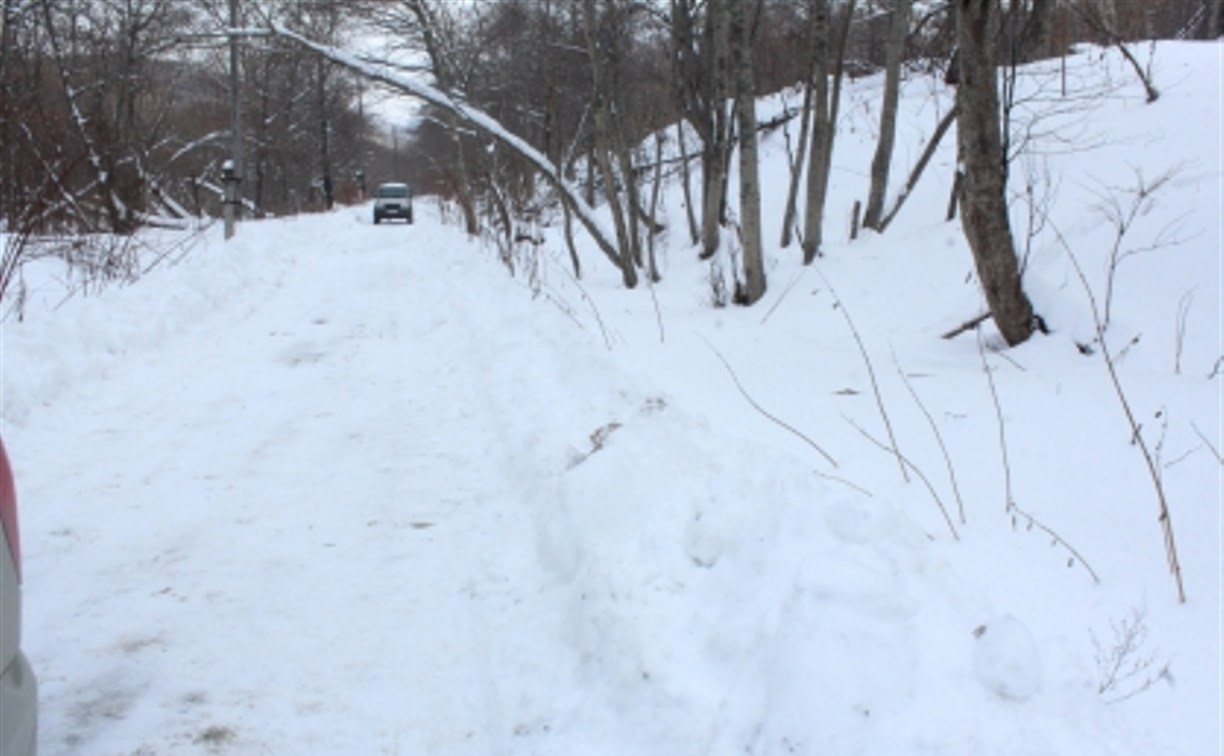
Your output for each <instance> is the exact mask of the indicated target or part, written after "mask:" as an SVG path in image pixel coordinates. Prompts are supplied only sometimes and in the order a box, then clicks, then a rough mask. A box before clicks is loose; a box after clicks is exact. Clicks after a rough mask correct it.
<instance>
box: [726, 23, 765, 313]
mask: <svg viewBox="0 0 1224 756" xmlns="http://www.w3.org/2000/svg"><path fill="white" fill-rule="evenodd" d="M745 5H746V3H738V2H732V3H731V13H730V19H729V21H730V29H729V37H730V42H731V52H732V65H733V67H734V71H735V109H736V113H737V115H738V119H739V124H738V126H739V173H740V176H739V179H740V192H739V196H740V218H739V220H740V242H741V243H742V244H743V250H744V295H743V297H744V304H746V305H751V304H755V303H756V301H757V300H759V299H760V298H761V297H762V296H764V295H765V263H764V257H763V254H762V251H761V182H760V178H759V161H758V160H757V123H756V87H755V85H754V84H753V80H752V29H751V26H750V24H749V23H748V18H747V13H746V12H745V8H744V6H745Z"/></svg>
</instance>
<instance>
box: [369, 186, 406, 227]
mask: <svg viewBox="0 0 1224 756" xmlns="http://www.w3.org/2000/svg"><path fill="white" fill-rule="evenodd" d="M386 218H403V219H404V220H406V221H408V222H409V223H412V190H411V189H409V188H408V185H407V184H400V183H389V184H381V185H379V187H378V191H377V192H376V193H375V194H374V223H375V224H377V223H379V222H381V221H382V220H384V219H386Z"/></svg>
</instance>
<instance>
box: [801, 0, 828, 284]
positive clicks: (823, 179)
mask: <svg viewBox="0 0 1224 756" xmlns="http://www.w3.org/2000/svg"><path fill="white" fill-rule="evenodd" d="M828 24H829V2H828V0H815V2H814V3H813V5H812V78H813V79H814V80H815V82H816V98H815V102H814V103H813V108H814V110H815V113H814V114H813V119H812V148H811V154H810V160H809V163H808V171H807V207H806V209H805V212H804V216H803V217H804V227H803V263H804V264H805V265H810V264H811V263H812V261H813V260H815V259H816V258H817V257H818V256H819V255H820V247H821V245H822V244H824V207H825V196H826V193H827V191H828V182H827V179H828V171H827V169H826V166H827V165H828V164H829V154H828V153H829V149H830V147H831V139H830V132H831V131H832V124H831V123H830V122H829V73H828V57H829V48H828V37H829V35H828Z"/></svg>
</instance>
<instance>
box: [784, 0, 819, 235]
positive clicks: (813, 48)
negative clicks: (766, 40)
mask: <svg viewBox="0 0 1224 756" xmlns="http://www.w3.org/2000/svg"><path fill="white" fill-rule="evenodd" d="M823 4H824V0H811V1H810V3H809V5H810V7H809V12H810V13H811V16H812V20H811V23H810V24H809V25H808V55H809V56H811V57H810V58H809V60H808V71H807V78H806V79H805V80H804V82H803V118H802V120H801V121H800V125H799V152H798V154H796V155H795V160H794V162H793V163H791V166H790V169H791V177H790V186H789V187H788V188H787V191H786V209H785V210H784V211H783V213H782V238H781V240H780V242H779V244H780V246H781V247H782V248H783V249H786V248H787V247H789V246H790V243H791V237H792V236H793V235H794V225H795V212H796V206H797V205H798V199H799V178H800V177H801V176H802V175H803V161H804V158H806V157H807V143H808V133H809V131H810V130H811V127H812V90H813V88H814V86H815V83H816V71H817V70H818V69H817V65H818V64H817V62H816V53H817V46H818V43H817V41H816V37H817V34H818V33H819V29H818V27H819V24H818V23H817V21H816V18H817V14H818V13H819V12H820V6H821V5H823ZM819 70H820V71H824V65H823V64H821V65H820V68H819Z"/></svg>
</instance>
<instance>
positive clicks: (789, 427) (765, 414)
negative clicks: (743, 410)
mask: <svg viewBox="0 0 1224 756" xmlns="http://www.w3.org/2000/svg"><path fill="white" fill-rule="evenodd" d="M701 340H702V341H704V342H705V343H706V346H708V347H709V348H710V351H712V352H714V356H715V357H717V358H718V361H719V362H721V363H722V364H723V367H725V368H726V369H727V372H728V373H729V374H730V375H731V380H732V381H734V382H735V387H736V388H737V389H739V392H740V394H742V395H743V397H744V399H746V400H747V401H748V404H750V405H752V408H753V409H754V410H756V411H757V412H759V413H760V414H761V415H762V416H763V417H765V418H766V419H767V420H769V421H771V422H772V423H774V424H775V425H777V426H778V427H780V428H782V429H784V430H787V431H790V432H791V433H793V434H794V435H795V436H797V437H798V438H800V439H802V440H803V441H804V442H805V443H807V445H808V446H810V447H812V448H813V449H815V450H816V451H817V452H819V453H820V456H822V457H824V458H825V460H827V461H828V463H829V464H831V465H833V466H834V467H837V460H835V459H833V457H832V456H830V455H829V453H828V452H827V451H825V450H824V449H821V448H820V444H818V443H816V442H815V441H813V440H812V439H811V438H809V437H808V436H807V435H806V434H805V433H803V431H800V430H797V429H796V428H795V427H794V426H792V425H789V424H788V423H786V422H785V421H783V420H780V419H779V418H778V417H776V416H775V415H773V414H771V413H770V412H769V410H767V409H765V408H764V407H762V406H761V405H760V404H758V403H757V400H756V399H753V398H752V395H751V394H749V393H748V390H747V389H746V388H744V384H742V383H740V379H739V376H738V375H736V373H735V369H734V368H732V367H731V363H729V362H727V358H726V357H723V354H722V352H720V351H718V348H717V347H715V346H714V345H713V344H711V343H710V342H709V340H708V339H706V337H704V336H702V337H701Z"/></svg>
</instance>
